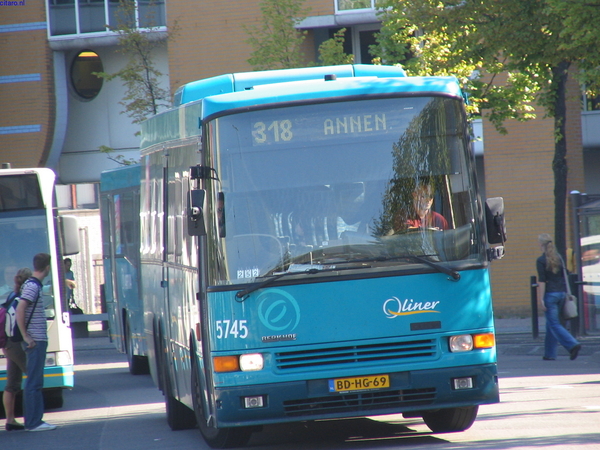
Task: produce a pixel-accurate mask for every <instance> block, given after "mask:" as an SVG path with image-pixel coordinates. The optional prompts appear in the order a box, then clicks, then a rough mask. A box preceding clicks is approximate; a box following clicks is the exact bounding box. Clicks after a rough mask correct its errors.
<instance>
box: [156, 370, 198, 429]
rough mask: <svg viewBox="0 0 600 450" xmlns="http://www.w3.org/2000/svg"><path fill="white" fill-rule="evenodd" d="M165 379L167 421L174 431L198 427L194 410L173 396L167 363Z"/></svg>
mask: <svg viewBox="0 0 600 450" xmlns="http://www.w3.org/2000/svg"><path fill="white" fill-rule="evenodd" d="M164 368H165V373H164V375H163V380H164V383H165V392H164V393H165V409H166V410H167V423H168V424H169V427H170V428H171V430H173V431H179V430H189V429H190V428H195V427H196V416H195V414H194V411H192V410H191V409H190V408H188V407H187V406H185V405H184V404H183V403H181V402H180V401H179V400H177V399H176V398H175V397H174V396H173V389H172V384H171V377H170V376H169V374H168V373H167V370H166V364H165V365H164Z"/></svg>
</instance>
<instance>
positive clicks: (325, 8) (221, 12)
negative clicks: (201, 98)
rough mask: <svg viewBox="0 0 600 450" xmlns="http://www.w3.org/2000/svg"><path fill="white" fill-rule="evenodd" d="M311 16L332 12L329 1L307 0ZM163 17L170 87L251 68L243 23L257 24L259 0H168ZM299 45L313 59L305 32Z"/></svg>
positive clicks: (312, 47)
mask: <svg viewBox="0 0 600 450" xmlns="http://www.w3.org/2000/svg"><path fill="white" fill-rule="evenodd" d="M305 5H306V6H307V7H310V8H311V11H310V14H311V15H317V14H318V15H323V14H333V6H334V4H333V1H331V2H322V1H319V0H307V1H306V2H305ZM167 17H168V24H169V29H170V30H175V31H174V33H173V38H172V40H170V41H169V68H170V73H169V75H170V77H171V89H172V91H173V92H174V91H175V89H177V88H178V87H179V86H181V85H183V84H185V83H189V82H190V81H195V80H199V79H201V78H206V77H211V76H215V75H220V74H223V73H233V72H243V71H248V70H252V68H251V67H250V65H249V64H248V62H247V60H248V58H249V57H250V54H251V53H252V51H253V48H252V47H251V46H250V45H249V44H248V43H247V42H246V41H247V40H248V38H249V35H248V33H247V32H246V31H245V30H244V28H243V26H244V25H246V26H252V25H259V24H260V21H261V20H262V13H261V11H260V2H259V1H248V0H231V1H228V2H226V3H223V2H222V1H219V0H213V1H205V2H200V3H198V2H183V1H169V2H168V3H167ZM303 48H304V49H305V50H306V52H307V54H309V55H311V56H313V59H314V55H313V53H314V50H313V49H314V43H313V41H312V36H311V34H310V33H309V35H308V36H307V39H306V40H305V42H304V45H303Z"/></svg>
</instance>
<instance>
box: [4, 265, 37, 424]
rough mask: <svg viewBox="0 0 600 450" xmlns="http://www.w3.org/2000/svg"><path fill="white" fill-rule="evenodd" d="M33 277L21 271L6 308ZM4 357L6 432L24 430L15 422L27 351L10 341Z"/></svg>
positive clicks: (16, 278)
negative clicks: (17, 399)
mask: <svg viewBox="0 0 600 450" xmlns="http://www.w3.org/2000/svg"><path fill="white" fill-rule="evenodd" d="M30 276H31V270H30V269H28V268H27V267H25V268H23V269H20V270H19V271H18V272H17V274H16V275H15V287H14V289H13V292H11V293H10V294H9V295H8V297H7V299H6V303H5V306H6V307H8V306H10V304H11V302H12V301H13V300H14V299H15V298H16V297H17V296H18V295H19V293H20V292H21V286H22V285H23V283H24V282H25V281H26V280H27V279H28V278H29V277H30ZM3 350H4V356H5V357H6V387H5V388H4V393H3V394H2V403H3V404H4V411H5V413H6V425H5V426H4V428H5V429H6V431H18V430H24V429H25V426H24V425H23V424H20V423H18V422H17V421H16V420H15V399H16V397H17V393H18V392H19V391H20V390H21V381H22V380H23V373H24V372H26V370H25V365H26V361H27V357H26V356H25V351H24V350H23V348H22V347H21V343H20V342H12V340H11V339H8V342H7V343H6V347H5V348H3Z"/></svg>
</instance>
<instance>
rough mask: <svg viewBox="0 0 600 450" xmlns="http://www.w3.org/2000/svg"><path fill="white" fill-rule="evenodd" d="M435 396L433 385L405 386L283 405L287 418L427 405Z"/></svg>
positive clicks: (397, 409)
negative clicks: (397, 388) (407, 387)
mask: <svg viewBox="0 0 600 450" xmlns="http://www.w3.org/2000/svg"><path fill="white" fill-rule="evenodd" d="M435 397H436V389H435V388H423V389H405V390H394V391H382V392H363V393H352V394H341V395H331V396H327V397H317V398H307V399H301V400H288V401H285V402H284V403H283V407H284V411H285V414H286V416H288V417H295V416H318V415H323V414H334V413H344V412H356V413H368V412H373V411H378V410H386V409H394V410H396V411H402V409H403V408H406V407H414V406H427V405H431V404H432V403H433V402H434V400H435Z"/></svg>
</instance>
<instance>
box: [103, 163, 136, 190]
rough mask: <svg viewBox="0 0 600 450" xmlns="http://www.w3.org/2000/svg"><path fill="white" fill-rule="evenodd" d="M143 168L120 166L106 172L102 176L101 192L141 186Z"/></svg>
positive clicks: (133, 165)
mask: <svg viewBox="0 0 600 450" xmlns="http://www.w3.org/2000/svg"><path fill="white" fill-rule="evenodd" d="M140 175H141V167H140V165H139V164H131V165H128V166H120V167H117V168H115V169H109V170H105V171H103V172H102V173H101V174H100V191H101V192H107V191H114V190H117V189H123V188H127V187H132V186H139V185H140Z"/></svg>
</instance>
